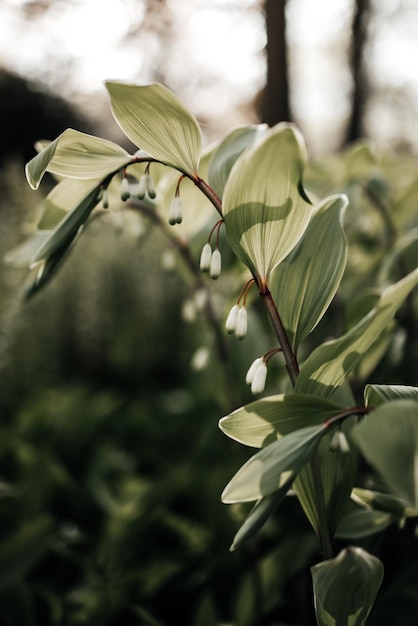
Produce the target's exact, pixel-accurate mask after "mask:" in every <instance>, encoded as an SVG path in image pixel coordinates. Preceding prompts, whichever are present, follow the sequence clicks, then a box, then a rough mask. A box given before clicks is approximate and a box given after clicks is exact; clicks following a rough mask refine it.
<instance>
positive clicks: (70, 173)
mask: <svg viewBox="0 0 418 626" xmlns="http://www.w3.org/2000/svg"><path fill="white" fill-rule="evenodd" d="M132 158H133V157H132V156H131V155H129V154H128V153H127V152H126V150H124V149H123V148H121V147H120V146H118V145H117V144H115V143H113V142H112V141H108V140H107V139H101V138H100V137H94V136H93V135H87V134H86V133H81V132H79V131H77V130H73V129H72V128H68V129H67V130H65V131H64V132H63V133H62V134H61V135H60V136H59V137H57V139H55V141H53V142H52V143H51V144H49V146H47V147H46V148H44V150H42V152H40V153H39V154H38V155H37V156H36V157H34V158H33V159H32V160H31V161H29V163H27V165H26V177H27V179H28V182H29V184H30V185H31V187H32V188H33V189H37V188H38V187H39V184H40V182H41V180H42V177H43V175H44V174H45V172H51V173H52V174H57V175H59V176H64V177H68V178H79V179H84V180H86V179H89V178H93V179H94V178H105V177H106V176H107V175H109V174H111V173H112V172H115V171H117V170H118V169H121V168H123V167H124V166H125V165H127V164H128V163H130V162H131V161H132Z"/></svg>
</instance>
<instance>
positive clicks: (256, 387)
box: [251, 360, 267, 394]
mask: <svg viewBox="0 0 418 626" xmlns="http://www.w3.org/2000/svg"><path fill="white" fill-rule="evenodd" d="M266 378H267V365H266V364H265V363H264V361H263V360H262V363H260V364H259V366H258V367H257V369H256V370H255V373H254V376H253V380H252V383H251V393H253V394H257V393H263V391H264V388H265V386H266Z"/></svg>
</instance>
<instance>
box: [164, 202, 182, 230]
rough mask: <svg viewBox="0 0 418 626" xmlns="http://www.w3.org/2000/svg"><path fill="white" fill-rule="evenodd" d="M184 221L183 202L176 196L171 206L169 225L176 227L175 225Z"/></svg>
mask: <svg viewBox="0 0 418 626" xmlns="http://www.w3.org/2000/svg"><path fill="white" fill-rule="evenodd" d="M182 221H183V202H182V199H181V198H180V196H174V198H173V199H172V201H171V205H170V211H169V214H168V223H169V224H171V225H172V226H174V224H181V222H182Z"/></svg>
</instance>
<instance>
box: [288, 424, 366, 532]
mask: <svg viewBox="0 0 418 626" xmlns="http://www.w3.org/2000/svg"><path fill="white" fill-rule="evenodd" d="M355 419H356V418H354V417H352V418H350V419H347V420H345V421H344V423H343V424H342V426H341V430H342V432H343V433H344V435H345V436H346V437H347V439H348V440H349V433H350V430H351V428H352V425H353V421H354V420H355ZM334 433H335V428H334V429H332V431H331V432H330V433H329V434H327V435H325V437H323V438H322V440H321V441H320V443H319V446H318V449H317V452H316V454H315V458H314V460H313V463H314V464H315V471H316V472H318V473H319V475H320V477H321V482H322V491H323V495H324V501H325V505H326V516H327V522H328V527H329V532H330V534H331V535H333V534H334V532H335V530H336V528H337V526H338V524H339V523H340V520H341V517H342V516H343V515H344V510H345V507H346V505H347V502H348V501H349V498H350V494H351V491H352V488H353V485H354V483H355V480H356V477H357V464H358V463H357V458H358V453H357V450H356V447H355V446H354V445H350V446H349V450H348V451H343V450H341V449H340V448H339V447H337V449H336V450H331V438H332V436H333V435H334ZM313 471H314V470H313V467H312V465H311V464H309V465H306V466H305V467H304V468H303V469H302V470H301V471H300V472H299V475H298V476H297V478H296V480H295V482H294V485H293V488H294V490H295V492H296V494H297V496H298V498H299V501H300V503H301V505H302V508H303V510H304V511H305V514H306V516H307V518H308V519H309V521H310V522H311V524H312V526H313V528H314V529H315V531H316V533H317V534H319V532H320V524H321V516H320V514H319V511H318V498H317V490H316V488H315V480H314V474H313Z"/></svg>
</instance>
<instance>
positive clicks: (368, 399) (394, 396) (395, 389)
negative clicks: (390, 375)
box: [364, 385, 418, 407]
mask: <svg viewBox="0 0 418 626" xmlns="http://www.w3.org/2000/svg"><path fill="white" fill-rule="evenodd" d="M402 399H403V400H408V399H411V400H418V387H411V386H408V385H366V387H365V389H364V400H365V403H366V406H375V407H376V406H379V404H382V403H384V402H387V401H388V400H402Z"/></svg>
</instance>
